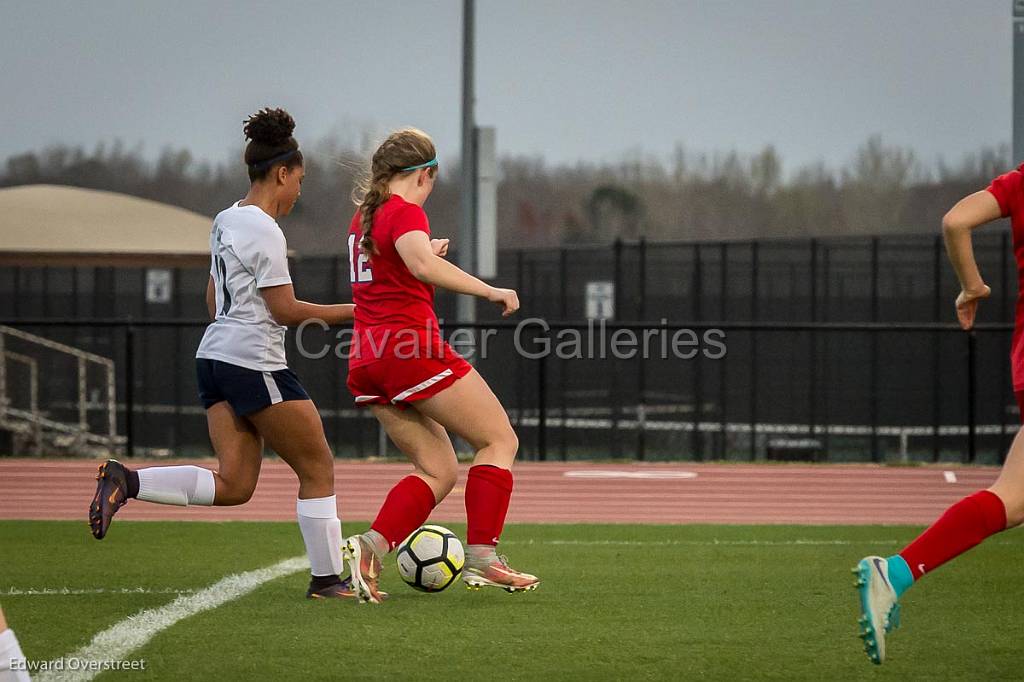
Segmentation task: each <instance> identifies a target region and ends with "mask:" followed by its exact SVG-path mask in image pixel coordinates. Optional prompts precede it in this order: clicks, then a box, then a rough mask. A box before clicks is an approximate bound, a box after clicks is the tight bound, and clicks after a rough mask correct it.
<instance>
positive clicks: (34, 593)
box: [0, 587, 195, 597]
mask: <svg viewBox="0 0 1024 682" xmlns="http://www.w3.org/2000/svg"><path fill="white" fill-rule="evenodd" d="M194 593H195V590H174V589H169V588H162V589H153V588H151V587H96V588H91V589H72V588H70V587H43V588H40V589H36V588H33V587H28V588H24V589H22V588H17V587H11V588H8V589H6V590H3V591H2V592H0V596H4V597H51V596H76V595H86V594H88V595H93V594H194Z"/></svg>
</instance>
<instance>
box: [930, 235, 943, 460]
mask: <svg viewBox="0 0 1024 682" xmlns="http://www.w3.org/2000/svg"><path fill="white" fill-rule="evenodd" d="M943 247H944V245H943V243H942V237H941V236H940V235H935V239H934V241H933V242H932V287H933V289H934V291H935V300H934V301H933V302H932V320H933V321H934V322H941V321H942V313H941V310H942V308H941V297H942V250H943ZM941 353H942V334H941V333H939V332H936V333H934V334H933V335H932V462H938V461H939V458H940V457H941V456H942V448H941V441H940V440H939V422H940V421H941V420H942V404H941V400H942V391H941V390H940V389H941V387H942V372H941V371H940V368H941V366H942V361H941V357H940V356H941Z"/></svg>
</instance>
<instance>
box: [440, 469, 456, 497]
mask: <svg viewBox="0 0 1024 682" xmlns="http://www.w3.org/2000/svg"><path fill="white" fill-rule="evenodd" d="M435 478H436V479H437V492H439V493H442V497H443V496H445V495H447V494H448V493H450V492H451V491H452V488H454V487H455V482H456V481H457V480H459V465H458V463H456V462H452V464H451V466H449V467H445V469H443V470H442V471H441V472H440V473H439V475H437V476H435Z"/></svg>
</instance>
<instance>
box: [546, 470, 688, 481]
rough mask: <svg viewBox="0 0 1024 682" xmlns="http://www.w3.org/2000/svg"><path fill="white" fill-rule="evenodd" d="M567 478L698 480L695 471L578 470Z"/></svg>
mask: <svg viewBox="0 0 1024 682" xmlns="http://www.w3.org/2000/svg"><path fill="white" fill-rule="evenodd" d="M563 476H565V477H566V478H660V479H680V480H682V479H691V478H697V473H696V472H694V471H657V470H654V471H612V470H603V469H598V470H594V469H577V470H575V471H566V472H565V473H564V474H563Z"/></svg>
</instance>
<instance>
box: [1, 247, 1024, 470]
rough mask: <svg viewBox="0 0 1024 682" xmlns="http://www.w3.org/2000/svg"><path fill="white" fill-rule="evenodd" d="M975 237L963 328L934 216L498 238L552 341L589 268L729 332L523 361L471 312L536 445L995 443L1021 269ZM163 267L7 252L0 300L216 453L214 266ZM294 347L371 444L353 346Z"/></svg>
mask: <svg viewBox="0 0 1024 682" xmlns="http://www.w3.org/2000/svg"><path fill="white" fill-rule="evenodd" d="M339 247H340V244H339ZM339 251H340V248H339ZM975 252H976V256H977V258H978V261H979V264H980V266H981V269H982V273H983V274H984V276H985V277H986V279H987V281H988V282H989V283H990V284H991V285H992V287H993V290H994V294H993V297H992V299H990V300H988V301H986V302H985V303H984V304H983V305H982V308H981V312H980V322H981V323H983V324H981V325H980V326H979V329H978V331H976V332H975V333H974V334H965V333H963V332H961V331H959V330H958V329H956V328H955V327H954V326H953V325H952V324H951V321H952V320H953V300H954V298H955V296H956V294H957V284H956V281H955V279H954V277H953V275H952V272H951V270H950V268H949V267H948V265H947V263H946V257H945V253H944V249H943V245H942V241H941V237H940V236H939V235H922V236H903V237H885V238H856V239H852V238H850V239H820V240H819V239H807V240H800V241H793V240H787V241H755V242H728V243H726V242H722V243H699V244H687V243H658V244H648V243H645V242H643V241H640V242H629V243H627V242H617V243H615V244H613V245H610V246H605V247H589V246H588V247H572V246H568V247H565V248H561V249H552V250H538V249H521V250H512V251H503V252H502V253H501V254H500V255H499V261H498V264H499V268H498V270H499V271H498V276H497V278H495V282H496V283H497V284H498V285H500V286H511V287H515V288H516V289H517V290H518V291H519V292H520V299H521V302H522V311H521V315H520V317H523V318H525V317H535V318H542V319H547V320H549V321H551V326H550V329H549V330H548V331H547V332H546V334H547V335H548V336H549V337H550V338H551V340H552V342H555V341H556V339H557V335H558V334H559V332H561V331H564V330H565V329H569V328H576V329H577V330H578V331H585V329H584V328H585V327H586V325H587V323H586V322H585V321H584V320H585V318H586V317H587V316H588V313H594V310H593V306H594V304H595V301H594V300H593V298H594V297H593V291H590V290H591V289H593V288H594V287H595V286H596V287H597V288H598V289H602V290H603V292H604V293H605V294H608V293H609V292H610V298H611V300H610V301H607V300H606V301H604V302H603V304H602V305H603V307H601V310H600V314H601V315H609V316H610V317H611V320H613V321H611V320H610V321H609V322H608V326H607V327H606V329H605V333H606V334H608V335H611V334H612V333H613V332H614V331H615V330H616V329H632V330H633V331H634V332H636V333H638V334H640V335H642V334H643V333H644V332H649V333H653V334H658V333H660V332H665V333H668V332H671V331H673V330H678V329H679V328H682V327H687V328H690V329H692V330H694V331H695V333H698V334H702V333H704V331H706V330H709V329H721V330H724V332H725V334H726V346H727V349H728V352H727V354H726V357H725V358H723V359H711V358H708V357H705V356H704V355H701V354H698V355H697V357H695V358H692V359H688V360H682V359H679V358H676V357H660V354H659V353H655V357H648V358H646V359H645V358H643V357H642V356H638V357H633V358H618V359H616V358H613V357H608V354H607V353H606V356H605V357H604V358H601V357H599V356H598V357H595V358H586V357H584V358H571V359H558V358H557V357H553V356H552V357H547V358H545V359H544V360H543V361H541V360H537V359H530V358H528V357H525V356H524V355H523V354H521V353H517V352H516V350H515V348H514V345H515V344H514V341H515V336H516V328H515V327H514V326H510V325H509V323H507V322H502V321H500V319H499V316H498V311H497V310H496V309H491V307H490V306H488V305H487V304H484V303H480V304H478V311H479V315H478V322H477V323H476V327H475V329H476V331H477V332H478V333H482V331H483V330H484V329H494V330H495V334H496V335H495V337H494V340H493V342H492V344H491V350H492V352H491V354H490V355H489V356H488V357H487V358H481V359H479V360H477V367H478V368H479V369H480V371H481V373H483V374H484V376H485V377H486V378H487V379H488V380H489V381H490V382H491V384H492V386H494V388H495V390H496V392H497V394H498V395H499V397H501V399H502V401H503V402H504V404H505V405H506V407H507V408H508V409H509V411H510V414H511V415H512V417H513V421H514V422H515V423H516V424H517V426H518V427H519V429H520V432H521V434H522V438H521V440H522V442H523V444H524V453H525V455H526V456H528V457H531V458H537V459H541V458H547V459H573V458H581V457H588V458H594V457H598V458H604V457H612V458H619V457H622V458H641V459H649V460H657V459H750V458H763V457H766V456H768V455H770V454H771V453H772V452H773V451H775V450H779V449H781V448H783V447H784V446H785V442H786V441H800V440H806V441H813V442H815V443H817V445H816V446H814V447H817V448H818V449H820V451H822V452H826V453H827V454H828V457H829V458H830V459H832V460H838V461H844V460H849V461H867V460H874V461H883V460H892V459H904V458H905V459H913V460H928V461H945V460H952V461H960V460H970V461H986V462H989V461H992V462H994V461H998V460H999V459H1000V458H1001V457H1002V453H1003V452H1004V451H1005V448H1006V446H1007V444H1008V436H1009V434H1011V433H1012V432H1013V431H1014V430H1015V427H1016V425H1017V424H1018V423H1019V416H1018V414H1017V409H1016V403H1015V401H1014V398H1013V394H1012V386H1011V381H1010V374H1009V362H1008V356H1009V349H1010V331H1011V325H1010V321H1011V320H1012V319H1013V313H1014V308H1015V304H1016V296H1015V294H1014V288H1013V285H1014V277H1015V274H1016V268H1015V264H1014V260H1013V251H1012V248H1011V240H1010V235H1009V233H1008V232H1006V231H1000V230H992V231H988V232H985V231H982V232H979V233H977V234H976V235H975ZM348 271H349V268H348V262H347V259H346V258H345V257H344V256H343V255H339V256H333V257H321V258H302V259H296V260H294V261H293V263H292V275H293V279H294V281H295V285H296V290H297V292H298V294H299V295H300V296H301V297H303V298H305V299H307V300H312V301H317V302H333V301H344V300H349V298H350V289H349V284H348V280H349V275H348ZM163 274H164V275H165V281H169V282H170V284H171V288H170V291H169V293H168V292H165V294H166V295H164V296H162V297H160V296H156V297H154V296H152V295H147V279H148V278H149V276H150V273H149V272H147V270H146V269H144V268H114V267H92V266H79V267H68V268H56V267H49V268H44V267H11V268H2V269H0V317H3V318H7V323H8V324H11V325H13V326H16V327H18V328H20V329H24V330H26V331H30V332H33V333H37V334H40V335H43V336H47V337H49V338H54V339H55V340H58V341H62V342H64V343H67V344H69V345H72V346H75V347H79V348H83V349H86V350H90V351H92V352H95V353H97V354H99V355H103V356H106V357H110V358H113V359H114V360H115V361H116V362H117V364H118V396H119V397H120V398H119V400H120V401H121V407H120V413H119V420H120V430H121V432H122V433H130V435H131V437H132V438H131V444H132V446H133V448H134V450H136V451H142V450H167V451H171V452H175V453H177V454H182V455H190V454H207V453H209V445H208V442H207V437H206V426H205V417H204V415H203V412H202V410H201V409H200V407H199V405H198V402H197V400H196V397H195V378H194V370H193V361H192V358H193V355H194V352H195V348H196V347H197V345H198V343H199V339H200V337H201V335H202V330H203V327H204V325H205V324H206V323H205V321H204V319H203V318H204V316H205V305H204V303H203V292H204V290H205V286H206V280H207V277H208V274H207V271H206V269H205V268H173V269H171V271H170V277H169V279H168V278H167V277H166V274H167V273H163ZM588 291H589V292H590V294H591V295H590V296H589V298H588ZM150 293H152V292H150ZM609 303H610V307H609ZM437 305H438V312H439V315H440V316H441V317H442V319H444V318H448V319H449V320H450V319H451V318H452V317H453V314H454V309H455V305H454V297H452V296H450V295H448V294H445V293H442V292H439V293H438V300H437ZM634 320H635V321H637V322H635V323H633V322H628V321H634ZM556 321H557V322H556ZM449 328H452V325H451V324H449ZM316 333H317V332H315V331H313V332H312V336H310V337H309V338H310V340H311V342H313V343H315V342H316ZM537 333H540V331H539V330H538V328H537V327H536V326H533V327H530V328H528V329H527V330H525V331H522V332H521V334H520V335H523V334H537ZM327 336H328V335H327V334H324V337H325V338H326V337H327ZM531 338H532V337H531ZM297 350H298V349H297V348H296V345H295V337H294V334H290V335H289V358H290V361H291V363H292V365H293V367H294V368H295V369H296V371H297V372H298V374H299V376H300V377H302V379H303V381H304V383H305V384H306V385H307V388H308V390H309V391H310V393H311V395H312V396H313V397H314V399H315V400H316V401H317V403H318V405H319V406H320V408H321V410H322V412H323V415H324V419H325V425H326V427H327V432H328V437H329V439H330V441H331V443H332V444H333V446H334V447H335V449H336V451H337V452H338V453H339V454H340V455H344V456H354V457H365V456H371V455H373V454H376V453H377V445H378V437H377V433H376V431H375V426H374V422H373V421H372V420H370V419H368V417H367V416H366V415H365V414H364V413H361V412H357V411H356V410H355V409H354V408H353V406H352V404H351V400H350V397H349V396H348V393H347V391H346V389H345V375H346V369H345V363H344V362H342V361H339V360H337V359H334V360H333V362H332V360H331V359H330V358H327V359H323V360H316V361H314V360H308V359H305V358H303V357H301V355H300V354H299V353H298V352H297ZM63 380H67V381H70V380H71V378H70V377H66V378H64V379H62V378H60V377H53V376H50V377H47V378H46V382H48V383H49V385H50V388H47V387H46V386H44V387H43V389H44V390H54V391H56V388H57V387H58V386H59V384H60V383H61V381H63ZM808 445H809V446H810V445H812V444H808Z"/></svg>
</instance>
